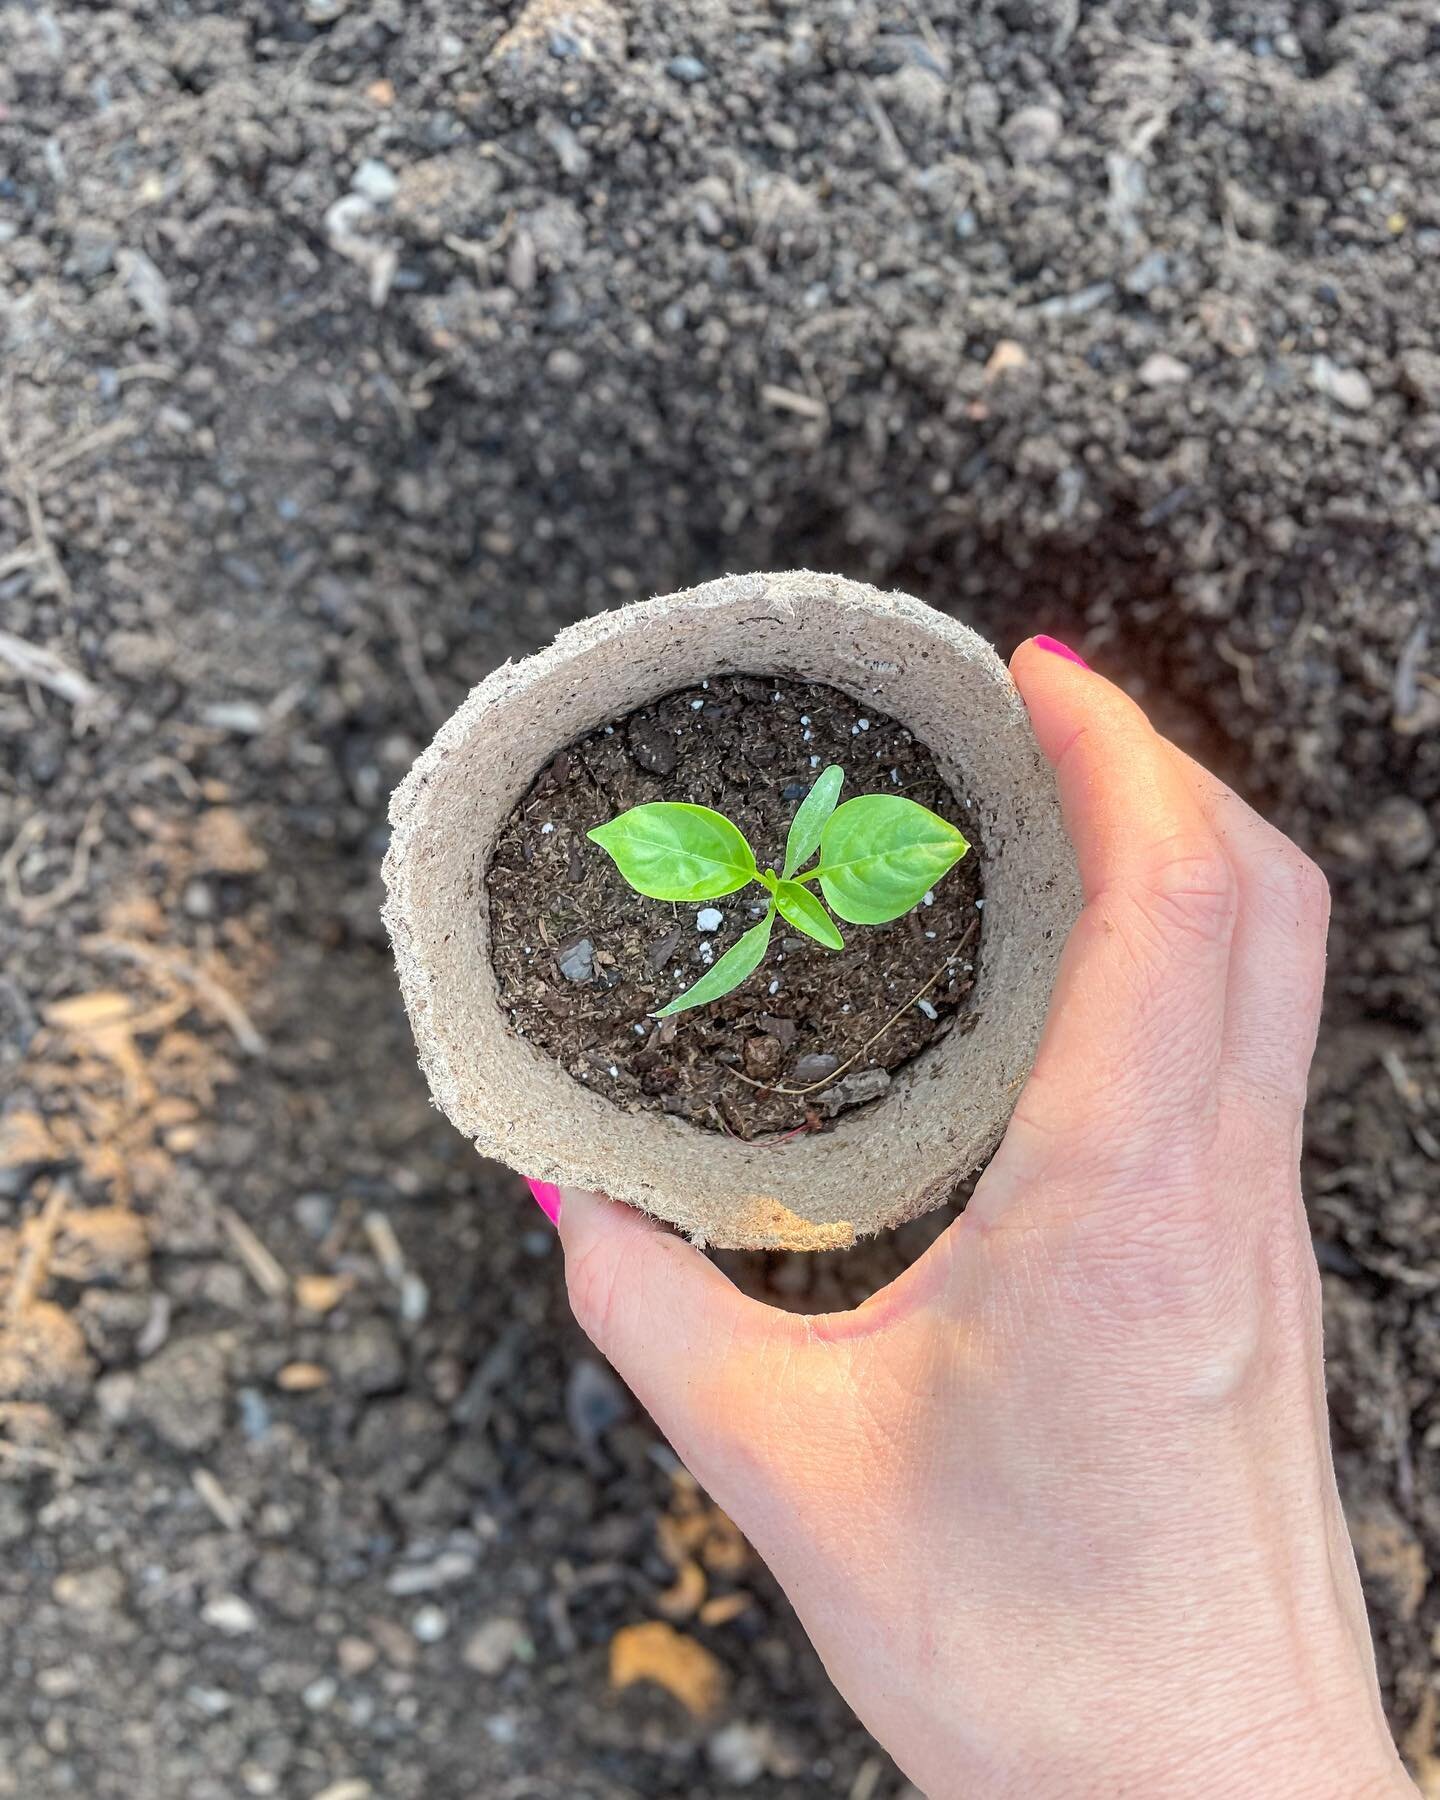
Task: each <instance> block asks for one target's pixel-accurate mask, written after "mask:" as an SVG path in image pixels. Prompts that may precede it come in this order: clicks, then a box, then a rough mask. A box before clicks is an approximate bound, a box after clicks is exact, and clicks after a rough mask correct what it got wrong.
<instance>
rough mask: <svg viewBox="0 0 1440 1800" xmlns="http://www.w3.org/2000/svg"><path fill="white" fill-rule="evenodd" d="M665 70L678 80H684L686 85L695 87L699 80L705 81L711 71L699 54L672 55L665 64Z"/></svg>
mask: <svg viewBox="0 0 1440 1800" xmlns="http://www.w3.org/2000/svg"><path fill="white" fill-rule="evenodd" d="M665 71H666V73H667V74H669V75H673V76H674V77H675V79H676V81H683V82H684V84H685V86H686V87H694V85H695V83H696V82H697V81H703V80H704V79H705V77H706V76H707V75H708V74H709V73H710V71H709V70H708V69H707V68H706V67H705V65H704V63H703V62H701V60H700V58H699V57H698V56H672V57H671V58H670V60H669V62H668V63H666V65H665Z"/></svg>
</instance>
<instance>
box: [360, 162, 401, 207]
mask: <svg viewBox="0 0 1440 1800" xmlns="http://www.w3.org/2000/svg"><path fill="white" fill-rule="evenodd" d="M350 186H351V189H352V191H353V192H355V193H357V194H363V195H364V196H365V198H366V199H367V200H373V201H374V203H375V204H376V206H384V205H386V204H387V203H388V202H389V201H391V200H393V199H394V198H395V195H396V193H397V191H398V189H399V187H400V182H399V180H398V178H397V177H396V174H395V171H394V170H393V169H391V168H390V167H389V166H388V165H387V164H385V163H383V162H381V161H380V160H379V159H378V158H377V157H374V156H367V157H366V159H365V161H364V162H362V163H361V164H360V165H359V167H358V168H357V169H356V170H355V173H354V174H353V175H352V176H351V177H350Z"/></svg>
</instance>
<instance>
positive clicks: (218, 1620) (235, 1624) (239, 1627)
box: [200, 1594, 260, 1637]
mask: <svg viewBox="0 0 1440 1800" xmlns="http://www.w3.org/2000/svg"><path fill="white" fill-rule="evenodd" d="M200 1617H201V1618H202V1619H203V1620H204V1622H205V1623H206V1624H207V1625H208V1626H210V1627H211V1629H212V1630H214V1631H219V1632H222V1633H223V1634H224V1635H225V1636H226V1637H243V1636H244V1635H245V1634H246V1633H247V1632H250V1631H254V1629H255V1628H256V1626H257V1625H258V1624H259V1623H260V1621H259V1619H258V1618H257V1616H256V1613H255V1608H254V1607H253V1606H252V1605H251V1604H250V1602H249V1601H248V1600H245V1599H242V1598H241V1596H240V1595H239V1594H217V1595H216V1596H215V1598H214V1599H213V1600H207V1601H206V1603H205V1605H204V1607H203V1608H202V1610H201V1613H200Z"/></svg>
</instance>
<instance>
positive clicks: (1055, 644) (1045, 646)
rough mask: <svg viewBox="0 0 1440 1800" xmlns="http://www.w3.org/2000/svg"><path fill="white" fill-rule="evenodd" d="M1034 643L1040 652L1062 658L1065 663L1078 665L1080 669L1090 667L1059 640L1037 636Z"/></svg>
mask: <svg viewBox="0 0 1440 1800" xmlns="http://www.w3.org/2000/svg"><path fill="white" fill-rule="evenodd" d="M1034 641H1035V643H1036V645H1037V646H1038V647H1039V648H1040V649H1041V650H1048V651H1049V652H1050V654H1051V655H1052V656H1063V657H1064V658H1065V660H1066V662H1073V663H1079V665H1080V667H1081V668H1082V669H1088V668H1089V667H1090V665H1089V663H1087V662H1086V660H1085V658H1084V657H1083V656H1081V655H1080V654H1079V653H1078V652H1077V651H1074V650H1072V649H1071V648H1070V646H1069V645H1068V644H1062V643H1061V642H1060V640H1059V638H1052V637H1044V636H1039V637H1037V638H1036V639H1035V640H1034Z"/></svg>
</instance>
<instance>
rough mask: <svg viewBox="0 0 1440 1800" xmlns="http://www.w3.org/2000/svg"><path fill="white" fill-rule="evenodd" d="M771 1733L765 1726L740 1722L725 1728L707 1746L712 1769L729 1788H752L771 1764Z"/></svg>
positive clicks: (739, 1720)
mask: <svg viewBox="0 0 1440 1800" xmlns="http://www.w3.org/2000/svg"><path fill="white" fill-rule="evenodd" d="M769 1751H770V1733H769V1731H768V1730H766V1728H765V1727H764V1726H763V1725H749V1724H747V1723H746V1722H745V1721H744V1720H743V1719H737V1720H735V1722H734V1723H733V1724H731V1725H726V1726H723V1727H722V1728H721V1729H720V1730H719V1731H717V1732H716V1733H715V1734H714V1736H713V1737H712V1738H711V1739H710V1741H709V1743H708V1744H707V1745H706V1746H705V1754H706V1756H707V1758H708V1759H709V1763H710V1767H711V1768H712V1769H713V1770H714V1771H715V1773H716V1774H717V1775H718V1776H719V1778H720V1779H721V1781H723V1782H725V1783H726V1785H727V1786H729V1787H750V1786H751V1785H752V1784H753V1783H755V1782H757V1781H758V1780H759V1779H760V1777H761V1776H762V1775H763V1774H764V1773H765V1770H766V1767H767V1765H768V1763H769Z"/></svg>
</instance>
